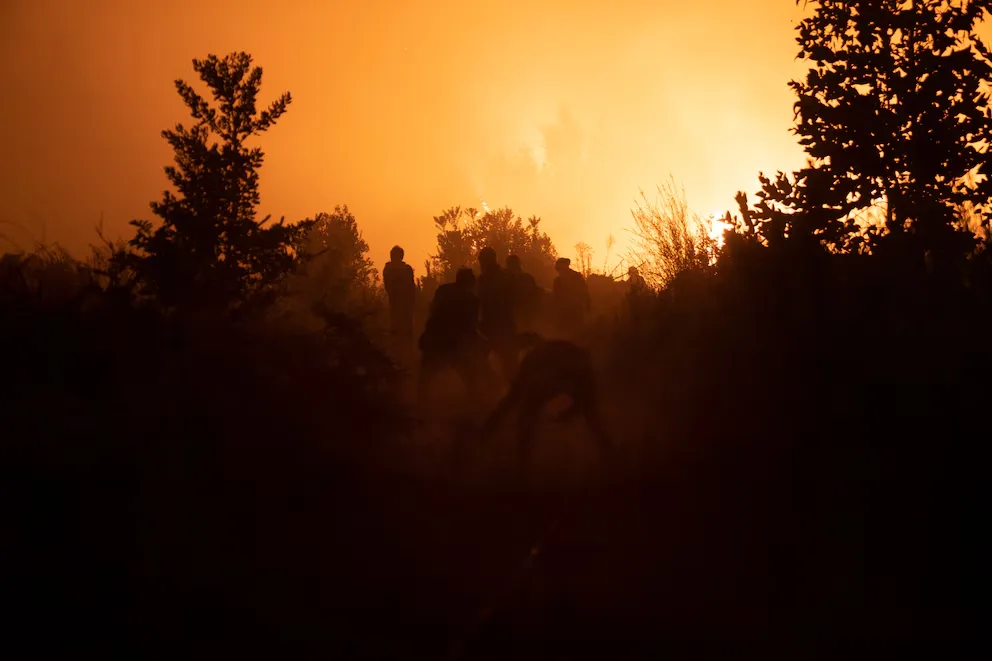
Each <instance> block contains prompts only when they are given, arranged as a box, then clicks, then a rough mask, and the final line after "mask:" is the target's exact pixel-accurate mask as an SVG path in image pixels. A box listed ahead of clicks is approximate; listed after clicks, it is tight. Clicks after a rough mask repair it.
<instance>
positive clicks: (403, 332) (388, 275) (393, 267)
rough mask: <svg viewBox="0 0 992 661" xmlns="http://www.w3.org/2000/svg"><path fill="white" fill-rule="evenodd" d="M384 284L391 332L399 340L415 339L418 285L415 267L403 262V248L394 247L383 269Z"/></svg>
mask: <svg viewBox="0 0 992 661" xmlns="http://www.w3.org/2000/svg"><path fill="white" fill-rule="evenodd" d="M382 283H383V285H384V286H385V288H386V296H388V297H389V332H390V333H392V334H393V335H394V336H397V339H400V341H403V340H404V339H405V338H411V340H412V338H413V309H414V304H415V300H416V296H417V285H416V283H415V282H414V281H413V267H412V266H410V265H409V264H407V263H406V262H404V261H403V248H400V247H399V246H393V249H392V250H390V251H389V261H388V262H387V263H386V265H385V266H384V267H383V268H382Z"/></svg>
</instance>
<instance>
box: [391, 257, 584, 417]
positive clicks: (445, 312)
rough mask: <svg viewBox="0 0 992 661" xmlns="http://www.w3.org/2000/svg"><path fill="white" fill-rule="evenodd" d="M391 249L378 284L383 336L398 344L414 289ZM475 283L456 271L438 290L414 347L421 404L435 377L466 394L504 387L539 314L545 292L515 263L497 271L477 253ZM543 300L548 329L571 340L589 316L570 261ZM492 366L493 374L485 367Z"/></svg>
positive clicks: (469, 273)
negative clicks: (457, 383) (499, 383)
mask: <svg viewBox="0 0 992 661" xmlns="http://www.w3.org/2000/svg"><path fill="white" fill-rule="evenodd" d="M403 256H404V253H403V249H402V248H400V247H399V246H396V247H394V248H393V249H392V251H391V252H390V261H389V263H387V264H386V266H385V268H383V283H384V285H385V289H386V294H387V296H388V298H389V313H390V330H391V332H392V333H393V334H394V335H395V336H398V337H409V338H411V339H412V335H413V327H414V324H413V316H414V308H415V299H416V291H417V287H416V283H415V282H414V277H413V269H412V268H411V267H410V266H409V265H408V264H406V263H405V262H404V261H403ZM478 260H479V275H478V277H476V275H475V272H474V271H473V270H472V269H471V268H467V267H466V268H461V269H458V271H457V273H456V274H455V280H454V282H451V283H447V284H443V285H441V286H440V287H438V289H437V291H436V292H435V294H434V299H433V300H432V301H431V304H430V310H429V313H428V318H427V321H426V324H425V327H424V331H423V333H422V334H421V336H420V338H419V341H418V347H419V349H420V354H421V360H420V370H419V380H418V393H419V394H418V396H419V397H420V398H421V399H422V398H423V397H424V396H425V395H426V393H427V391H428V389H429V387H430V385H431V383H432V382H433V381H434V378H435V377H436V376H437V374H438V373H439V372H441V371H443V370H445V369H454V370H455V371H456V372H457V373H458V374H459V375H460V377H461V378H462V380H463V381H464V382H465V384H466V386H467V387H468V389H469V391H470V393H473V394H475V393H478V392H479V389H480V388H482V387H485V386H487V385H489V383H491V382H492V380H493V379H495V378H499V377H502V379H504V380H506V381H509V380H510V379H511V378H512V377H513V375H514V373H515V371H516V369H517V363H518V358H519V353H520V347H519V346H518V343H517V339H518V334H519V333H520V332H526V331H533V330H534V329H535V326H536V324H537V323H538V319H539V317H540V315H541V313H542V311H543V309H544V305H545V299H546V297H547V292H545V291H544V290H543V289H542V288H541V287H540V286H538V284H537V282H536V281H535V280H534V277H533V276H532V275H531V274H529V273H527V272H525V271H524V270H523V267H522V265H521V263H520V258H519V257H518V256H517V255H509V256H508V257H507V258H506V262H505V267H504V266H502V265H500V263H499V261H498V259H497V256H496V251H495V250H494V249H493V248H490V247H486V248H483V249H482V250H481V251H479V255H478ZM555 269H556V271H557V272H558V275H557V277H556V278H555V280H554V285H553V288H552V291H551V294H550V301H549V302H550V304H551V309H552V311H553V313H554V323H555V326H556V327H557V329H558V332H559V334H560V335H563V336H566V337H569V336H574V334H575V333H576V331H578V330H579V329H580V328H581V327H582V324H583V322H584V320H585V317H586V314H587V313H588V312H589V311H590V310H591V307H592V303H591V298H590V296H589V289H588V288H587V286H586V282H585V278H583V276H582V274H581V273H579V272H578V271H575V270H573V269H572V268H571V260H569V259H568V258H565V257H563V258H560V259H558V261H557V262H556V264H555ZM490 356H492V357H493V358H495V363H496V365H497V366H498V371H499V373H498V374H497V373H496V372H495V371H494V370H493V369H492V368H491V366H490V363H489V360H490Z"/></svg>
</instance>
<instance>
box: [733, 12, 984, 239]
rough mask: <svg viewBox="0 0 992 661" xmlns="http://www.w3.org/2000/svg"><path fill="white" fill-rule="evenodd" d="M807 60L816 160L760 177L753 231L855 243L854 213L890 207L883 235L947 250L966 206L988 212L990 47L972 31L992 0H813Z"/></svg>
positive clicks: (805, 40) (805, 128)
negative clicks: (908, 234) (909, 237)
mask: <svg viewBox="0 0 992 661" xmlns="http://www.w3.org/2000/svg"><path fill="white" fill-rule="evenodd" d="M809 4H811V5H813V7H814V9H815V11H814V13H813V15H812V16H810V17H808V18H806V19H804V20H803V21H801V22H800V23H799V25H798V27H797V31H798V35H797V38H796V41H797V43H798V44H799V46H800V50H799V53H798V57H800V58H803V59H806V60H808V61H809V62H810V63H811V68H810V70H809V72H808V74H807V75H806V78H805V80H803V81H792V82H791V83H790V87H792V89H793V90H794V91H795V92H796V95H797V97H798V98H797V101H796V103H795V113H796V120H797V125H796V127H795V129H794V130H795V133H796V134H797V135H798V136H799V138H800V144H801V145H803V147H804V148H805V150H806V153H807V154H808V156H809V159H808V162H807V165H806V167H804V168H803V169H801V170H800V171H799V172H796V173H793V174H792V175H791V176H789V175H786V174H784V173H782V172H779V173H778V174H777V175H776V177H775V178H774V179H772V178H770V177H765V176H764V175H762V189H761V192H760V193H759V194H758V197H759V202H758V204H757V205H756V210H755V212H754V213H753V214H752V219H753V221H754V223H755V229H756V230H757V231H758V233H759V234H760V235H761V236H762V237H763V238H764V239H766V240H767V241H768V242H770V243H771V242H775V241H779V240H781V239H782V238H783V237H786V236H793V235H796V234H806V235H815V236H817V237H818V238H819V239H820V240H821V241H823V242H825V243H827V244H830V245H833V246H835V247H839V248H842V249H844V248H850V247H851V246H852V242H853V243H854V244H856V243H858V238H857V235H858V233H859V231H860V228H859V227H858V226H857V224H856V223H855V222H853V221H852V212H855V211H857V210H862V209H866V208H869V207H872V206H874V205H878V204H884V207H885V212H884V217H885V223H884V225H885V230H887V232H889V233H901V232H904V231H912V232H914V233H915V234H917V235H919V236H920V237H921V238H922V239H923V240H924V241H925V242H926V244H927V245H928V246H929V247H936V246H938V245H943V244H944V242H945V241H946V240H948V239H949V238H952V237H953V234H954V233H953V229H954V227H955V225H956V223H957V221H958V219H959V218H960V214H961V209H962V207H963V206H971V207H973V208H978V209H982V210H985V209H988V207H989V204H990V202H992V182H990V181H989V180H988V179H987V177H986V176H984V175H987V172H985V170H986V169H987V168H986V165H985V161H986V158H987V157H986V154H985V151H986V149H987V147H988V143H989V138H990V136H992V113H990V109H989V105H988V101H989V87H988V85H989V83H990V81H992V64H990V57H989V51H988V49H987V48H986V46H985V45H984V44H983V43H982V41H981V40H980V39H979V38H978V36H977V34H976V32H975V27H976V25H977V23H978V22H979V21H980V20H981V19H982V18H983V16H984V15H985V13H986V12H987V11H988V10H989V8H990V6H992V1H990V0H970V1H966V0H915V1H914V2H910V3H907V2H904V1H903V0H815V1H812V2H810V3H809Z"/></svg>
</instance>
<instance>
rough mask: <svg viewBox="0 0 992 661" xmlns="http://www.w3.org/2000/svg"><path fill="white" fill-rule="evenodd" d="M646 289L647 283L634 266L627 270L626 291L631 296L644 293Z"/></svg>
mask: <svg viewBox="0 0 992 661" xmlns="http://www.w3.org/2000/svg"><path fill="white" fill-rule="evenodd" d="M647 288H648V283H647V281H646V280H645V279H644V276H642V275H641V274H640V273H639V272H638V271H637V267H636V266H631V267H630V268H629V269H627V291H629V292H630V293H632V294H641V293H644V291H646V290H647Z"/></svg>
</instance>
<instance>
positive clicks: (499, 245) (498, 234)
mask: <svg viewBox="0 0 992 661" xmlns="http://www.w3.org/2000/svg"><path fill="white" fill-rule="evenodd" d="M540 223H541V219H540V218H538V217H536V216H531V217H530V218H528V219H527V220H526V221H524V219H523V218H522V217H520V216H515V215H514V213H513V210H512V209H510V208H509V207H504V208H502V209H496V210H493V211H490V210H485V211H482V212H480V211H479V210H478V209H474V208H465V209H463V208H462V207H451V208H449V209H446V210H445V211H444V212H442V213H441V215H439V216H434V225H435V227H436V228H437V232H438V233H437V253H436V254H435V255H433V256H432V258H431V262H429V268H428V272H429V274H434V275H435V277H438V278H440V279H441V280H450V279H452V278H453V276H454V272H455V271H456V270H458V269H459V268H461V267H463V266H474V265H475V261H476V258H477V256H478V254H479V251H480V250H482V249H483V248H485V247H486V246H489V247H491V248H493V249H494V250H495V251H496V257H497V259H498V260H499V261H500V262H501V263H502V262H504V261H505V260H506V257H507V255H511V254H515V255H517V256H519V257H520V263H521V266H522V267H523V269H524V270H525V271H527V272H528V273H530V274H531V275H533V276H534V279H535V280H536V281H537V282H538V284H540V285H542V286H545V287H547V286H550V284H551V282H552V280H554V276H555V271H554V267H555V259H557V257H558V253H557V252H556V251H555V247H554V244H553V243H552V242H551V238H550V237H549V236H548V235H547V234H546V233H545V232H543V231H541V229H540Z"/></svg>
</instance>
